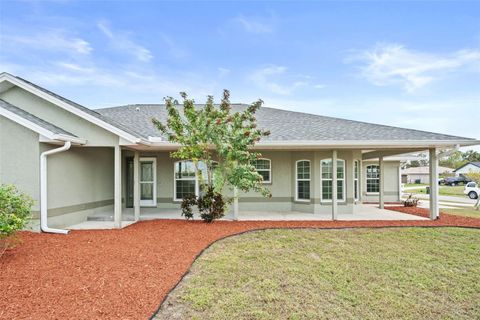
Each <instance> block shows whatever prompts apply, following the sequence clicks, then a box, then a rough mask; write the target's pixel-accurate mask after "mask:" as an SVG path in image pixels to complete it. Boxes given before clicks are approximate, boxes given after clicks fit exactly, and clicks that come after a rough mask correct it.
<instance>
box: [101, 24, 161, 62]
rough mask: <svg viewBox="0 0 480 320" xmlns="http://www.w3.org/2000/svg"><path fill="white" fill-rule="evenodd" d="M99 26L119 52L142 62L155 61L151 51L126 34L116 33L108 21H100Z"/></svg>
mask: <svg viewBox="0 0 480 320" xmlns="http://www.w3.org/2000/svg"><path fill="white" fill-rule="evenodd" d="M97 26H98V28H99V29H100V31H101V32H102V33H103V34H104V35H105V36H106V37H107V38H108V39H109V40H110V43H111V44H112V46H113V47H114V48H116V49H117V50H119V51H121V52H123V53H129V54H132V55H133V56H135V58H136V59H137V60H139V61H141V62H149V61H150V60H152V59H153V54H152V53H151V52H150V50H148V49H147V48H145V47H143V46H141V45H139V44H137V43H135V42H133V41H132V40H131V39H130V38H129V36H128V34H126V33H114V32H113V31H112V30H111V28H110V27H109V26H108V23H107V22H106V21H100V22H99V23H98V24H97Z"/></svg>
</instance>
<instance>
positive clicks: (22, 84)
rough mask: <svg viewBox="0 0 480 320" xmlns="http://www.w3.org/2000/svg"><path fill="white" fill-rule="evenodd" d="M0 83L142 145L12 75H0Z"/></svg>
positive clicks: (137, 139) (140, 141) (136, 139)
mask: <svg viewBox="0 0 480 320" xmlns="http://www.w3.org/2000/svg"><path fill="white" fill-rule="evenodd" d="M1 81H8V82H10V83H12V84H14V85H16V86H18V87H20V88H22V89H24V90H26V91H28V92H30V93H32V94H34V95H36V96H38V97H40V98H42V99H44V100H46V101H48V102H50V103H53V104H55V105H57V106H59V107H61V108H62V109H65V110H67V111H68V112H71V113H73V114H75V115H76V116H79V117H80V118H83V119H85V120H87V121H90V122H92V123H93V124H95V125H97V126H99V127H101V128H103V129H105V130H107V131H110V132H112V133H114V134H116V135H118V136H120V137H122V138H124V139H126V140H129V141H130V142H132V143H142V139H140V138H137V137H135V136H133V135H131V134H130V133H128V132H125V131H123V130H121V129H119V128H117V127H115V126H114V125H111V124H109V123H107V122H105V121H102V120H100V119H98V118H97V117H94V116H92V115H90V114H88V113H86V112H84V111H82V110H80V109H78V108H77V107H75V106H72V105H71V104H69V103H67V102H65V101H62V100H60V99H58V98H56V97H54V96H51V95H50V94H48V93H46V92H44V91H41V90H39V89H37V88H35V87H33V86H32V85H30V84H28V83H26V82H24V81H22V80H20V79H18V78H15V77H13V76H12V75H10V74H2V75H1V76H0V82H1Z"/></svg>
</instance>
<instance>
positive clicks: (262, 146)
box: [132, 137, 480, 155]
mask: <svg viewBox="0 0 480 320" xmlns="http://www.w3.org/2000/svg"><path fill="white" fill-rule="evenodd" d="M473 145H480V140H393V141H392V140H370V141H365V140H352V141H346V140H339V141H335V140H331V141H263V142H259V143H257V144H256V145H255V147H254V149H257V150H319V149H327V150H331V149H363V150H370V151H376V150H392V151H394V152H393V153H392V155H393V154H401V153H410V152H417V151H423V150H427V149H430V148H438V149H449V148H455V147H456V146H461V147H464V146H473ZM132 147H134V148H135V146H132ZM179 147H180V145H179V144H176V143H171V142H168V141H165V140H164V139H162V138H161V137H149V143H148V144H144V146H142V147H140V148H137V149H144V150H152V149H155V150H166V151H170V150H176V149H178V148H179Z"/></svg>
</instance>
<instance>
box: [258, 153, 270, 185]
mask: <svg viewBox="0 0 480 320" xmlns="http://www.w3.org/2000/svg"><path fill="white" fill-rule="evenodd" d="M257 160H267V161H268V164H269V166H268V169H257V168H255V170H257V172H258V171H268V177H269V180H268V181H267V180H263V181H262V184H269V183H272V160H270V159H268V158H258V159H257Z"/></svg>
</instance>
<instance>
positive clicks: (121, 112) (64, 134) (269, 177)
mask: <svg viewBox="0 0 480 320" xmlns="http://www.w3.org/2000/svg"><path fill="white" fill-rule="evenodd" d="M245 107H246V106H245V105H243V104H235V105H233V108H234V110H242V109H244V108H245ZM153 117H155V118H157V119H160V120H163V121H164V120H165V119H166V110H165V107H164V106H163V105H158V104H157V105H156V104H151V105H145V104H142V105H125V106H119V107H114V108H106V109H98V110H92V109H89V108H87V107H84V106H81V105H79V104H78V103H75V102H73V101H71V100H68V99H66V98H64V97H62V96H60V95H58V94H55V93H53V92H51V91H48V90H46V89H44V88H42V87H40V86H38V85H36V84H34V83H32V82H30V81H28V80H25V79H23V78H20V77H17V76H14V75H11V74H9V73H1V74H0V182H1V183H12V184H15V185H16V186H18V188H19V189H20V190H23V191H25V192H27V193H28V194H30V195H31V196H32V197H33V198H34V199H35V200H36V206H35V208H34V211H35V212H34V214H35V215H36V217H37V218H39V220H37V221H39V222H38V224H39V226H40V228H41V230H43V231H47V232H62V230H60V229H54V228H61V227H65V226H68V225H72V224H75V223H79V222H81V221H84V220H86V219H88V217H89V216H92V215H95V214H96V212H99V211H105V210H110V211H111V212H112V219H113V221H114V223H115V225H116V226H117V227H121V225H122V219H123V216H124V215H125V213H126V212H133V217H134V219H135V220H138V219H140V218H141V217H142V212H143V211H144V210H146V209H147V208H149V210H152V208H153V209H154V210H159V211H162V210H164V211H165V210H178V208H179V205H180V200H181V198H182V196H183V195H185V194H188V193H192V192H195V193H198V182H197V179H196V178H195V176H196V172H195V170H194V169H193V166H192V165H191V163H189V162H188V161H177V160H175V159H171V158H170V152H171V151H172V150H175V149H176V148H177V147H178V146H177V145H174V144H172V143H170V142H168V141H166V140H165V138H164V137H162V136H161V134H160V132H159V131H158V130H157V129H156V128H155V127H154V125H153V124H152V122H151V119H152V118H153ZM257 119H258V125H259V127H261V128H265V129H269V130H270V131H271V135H270V136H269V137H268V138H265V139H263V140H262V141H260V142H259V143H258V145H257V146H256V148H257V149H258V150H259V151H260V152H261V153H262V155H263V159H261V160H260V161H258V162H257V163H256V166H257V170H258V172H259V173H260V174H261V175H262V176H263V178H264V183H265V185H266V186H267V187H268V188H270V190H271V193H272V195H273V196H272V198H268V199H267V198H263V197H262V196H261V195H259V194H256V193H248V194H240V200H239V202H238V203H236V204H235V205H233V206H232V209H231V210H233V216H234V217H237V216H238V214H241V213H242V212H243V211H249V210H257V211H258V210H259V208H260V209H261V210H263V211H268V210H271V211H285V212H306V213H313V214H317V213H318V214H331V217H332V219H337V217H338V214H355V210H356V206H357V205H359V204H361V203H363V202H378V203H379V207H380V208H383V205H384V203H385V202H398V201H399V200H400V196H401V190H400V183H401V178H400V161H398V160H395V161H389V160H388V157H389V156H395V155H398V154H405V153H409V152H420V151H425V150H429V154H430V160H431V161H430V163H431V166H430V173H431V174H430V177H431V178H432V179H433V180H431V181H433V182H432V197H431V218H432V219H435V218H437V217H438V214H439V211H438V202H437V195H438V190H437V183H436V181H437V178H438V154H439V153H440V152H442V151H443V150H446V149H450V148H454V147H457V146H469V145H476V144H479V143H480V141H478V140H475V139H470V138H464V137H457V136H451V135H446V134H439V133H432V132H424V131H419V130H411V129H403V128H398V127H392V126H386V125H378V124H371V123H365V122H359V121H352V120H345V119H338V118H332V117H325V116H320V115H314V114H306V113H300V112H293V111H286V110H280V109H273V108H266V107H265V108H262V109H260V110H259V112H258V114H257ZM332 173H336V174H332ZM130 208H131V209H130Z"/></svg>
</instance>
